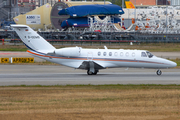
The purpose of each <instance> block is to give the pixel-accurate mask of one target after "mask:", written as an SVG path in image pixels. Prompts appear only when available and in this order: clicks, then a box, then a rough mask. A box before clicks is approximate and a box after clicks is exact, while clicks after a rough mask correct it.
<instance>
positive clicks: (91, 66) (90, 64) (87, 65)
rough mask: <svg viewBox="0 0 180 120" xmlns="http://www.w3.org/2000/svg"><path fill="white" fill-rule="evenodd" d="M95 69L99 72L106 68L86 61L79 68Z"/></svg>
mask: <svg viewBox="0 0 180 120" xmlns="http://www.w3.org/2000/svg"><path fill="white" fill-rule="evenodd" d="M90 68H93V69H95V70H99V69H105V67H103V66H101V65H99V64H98V63H96V62H94V61H84V62H82V64H81V65H80V66H79V69H86V70H88V69H90Z"/></svg>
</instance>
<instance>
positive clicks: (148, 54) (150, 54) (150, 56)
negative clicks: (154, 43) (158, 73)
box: [146, 51, 154, 58]
mask: <svg viewBox="0 0 180 120" xmlns="http://www.w3.org/2000/svg"><path fill="white" fill-rule="evenodd" d="M146 53H147V56H148V57H149V58H152V57H153V56H154V55H153V54H152V53H150V52H149V51H146Z"/></svg>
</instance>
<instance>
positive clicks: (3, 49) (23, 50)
mask: <svg viewBox="0 0 180 120" xmlns="http://www.w3.org/2000/svg"><path fill="white" fill-rule="evenodd" d="M27 50H28V49H27V48H0V51H20V52H26V51H27Z"/></svg>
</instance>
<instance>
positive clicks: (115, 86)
mask: <svg viewBox="0 0 180 120" xmlns="http://www.w3.org/2000/svg"><path fill="white" fill-rule="evenodd" d="M0 87H2V88H3V87H37V88H42V87H49V88H54V87H58V88H62V89H77V88H78V89H81V88H82V89H83V88H86V89H98V90H112V89H113V90H115V89H122V90H123V89H129V90H130V89H180V85H176V84H169V85H162V84H137V85H134V84H126V85H123V84H105V85H90V84H89V85H83V84H79V85H10V86H0Z"/></svg>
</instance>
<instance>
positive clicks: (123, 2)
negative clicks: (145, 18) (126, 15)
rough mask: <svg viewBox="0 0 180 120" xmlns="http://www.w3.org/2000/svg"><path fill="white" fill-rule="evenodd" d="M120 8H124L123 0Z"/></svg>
mask: <svg viewBox="0 0 180 120" xmlns="http://www.w3.org/2000/svg"><path fill="white" fill-rule="evenodd" d="M122 8H124V0H122Z"/></svg>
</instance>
